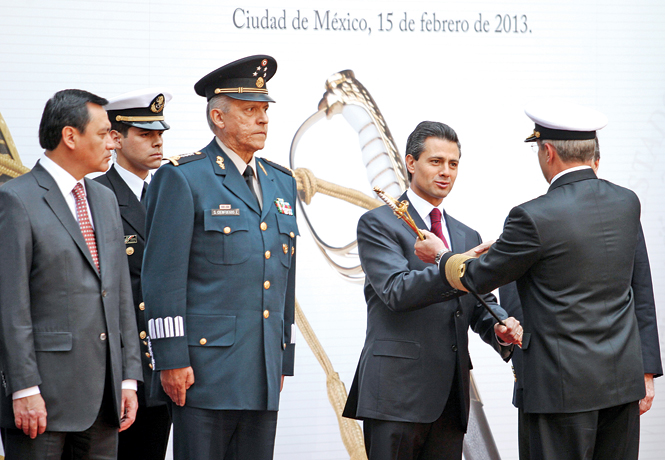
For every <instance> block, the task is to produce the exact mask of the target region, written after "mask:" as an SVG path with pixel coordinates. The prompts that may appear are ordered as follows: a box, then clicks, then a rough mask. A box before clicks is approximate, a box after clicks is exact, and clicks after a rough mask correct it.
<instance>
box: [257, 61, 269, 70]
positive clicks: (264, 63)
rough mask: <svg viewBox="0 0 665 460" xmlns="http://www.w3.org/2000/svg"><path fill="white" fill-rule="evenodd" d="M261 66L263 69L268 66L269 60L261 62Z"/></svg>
mask: <svg viewBox="0 0 665 460" xmlns="http://www.w3.org/2000/svg"><path fill="white" fill-rule="evenodd" d="M261 65H262V66H263V67H265V66H267V65H268V60H267V59H264V60H263V61H261ZM257 70H258V69H257Z"/></svg>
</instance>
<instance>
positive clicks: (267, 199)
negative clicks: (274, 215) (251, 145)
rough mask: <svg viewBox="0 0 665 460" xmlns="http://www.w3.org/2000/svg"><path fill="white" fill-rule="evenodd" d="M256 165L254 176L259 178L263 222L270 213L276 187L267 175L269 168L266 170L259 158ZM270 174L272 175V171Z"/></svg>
mask: <svg viewBox="0 0 665 460" xmlns="http://www.w3.org/2000/svg"><path fill="white" fill-rule="evenodd" d="M256 163H257V165H259V166H258V168H257V171H256V175H257V176H258V177H259V184H261V194H262V195H263V208H262V210H261V219H262V220H264V219H265V218H266V216H267V215H268V213H269V212H270V208H271V205H272V202H273V201H274V200H275V193H276V192H277V187H275V180H274V178H273V177H272V175H269V174H268V171H269V170H270V167H268V168H266V167H265V165H264V164H263V163H262V162H261V159H260V158H257V159H256ZM270 174H272V171H271V173H270Z"/></svg>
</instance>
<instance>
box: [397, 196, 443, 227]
mask: <svg viewBox="0 0 665 460" xmlns="http://www.w3.org/2000/svg"><path fill="white" fill-rule="evenodd" d="M406 196H407V197H408V198H409V201H410V202H411V206H413V209H415V210H416V212H418V214H419V215H420V217H421V218H422V219H423V221H425V223H427V219H428V218H429V213H430V212H432V209H434V208H439V211H441V220H442V221H445V214H444V212H443V201H441V204H440V205H439V206H434V205H433V204H432V203H430V202H429V201H426V200H424V199H423V198H421V197H420V196H418V195H417V194H416V192H414V191H413V189H411V188H409V190H407V191H406Z"/></svg>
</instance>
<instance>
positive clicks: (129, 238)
mask: <svg viewBox="0 0 665 460" xmlns="http://www.w3.org/2000/svg"><path fill="white" fill-rule="evenodd" d="M138 242H139V239H138V237H137V236H136V235H125V244H136V243H138Z"/></svg>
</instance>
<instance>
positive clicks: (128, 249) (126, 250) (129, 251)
mask: <svg viewBox="0 0 665 460" xmlns="http://www.w3.org/2000/svg"><path fill="white" fill-rule="evenodd" d="M125 252H126V253H127V255H128V256H131V255H132V254H134V248H132V247H129V248H127V249H125Z"/></svg>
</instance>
